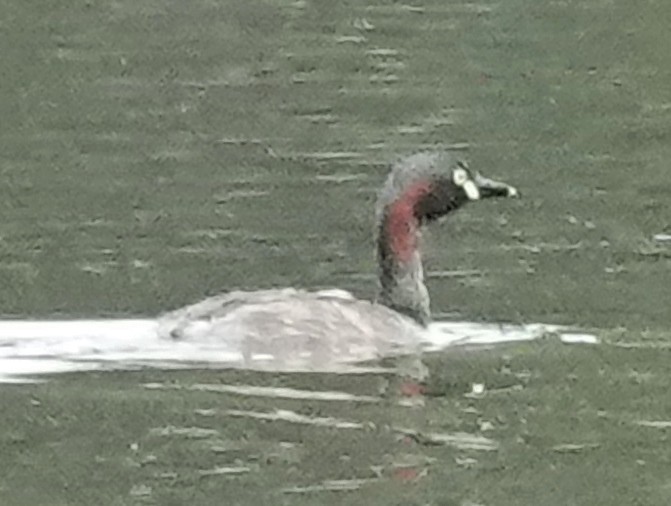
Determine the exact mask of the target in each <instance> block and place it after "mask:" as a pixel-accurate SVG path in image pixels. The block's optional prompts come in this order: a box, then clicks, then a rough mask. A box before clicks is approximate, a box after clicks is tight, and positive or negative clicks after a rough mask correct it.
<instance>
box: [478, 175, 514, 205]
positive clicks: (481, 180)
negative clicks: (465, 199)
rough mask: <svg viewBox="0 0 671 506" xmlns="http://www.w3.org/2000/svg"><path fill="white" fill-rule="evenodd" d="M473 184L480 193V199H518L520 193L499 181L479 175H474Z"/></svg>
mask: <svg viewBox="0 0 671 506" xmlns="http://www.w3.org/2000/svg"><path fill="white" fill-rule="evenodd" d="M473 182H474V183H475V185H476V186H477V187H478V190H479V191H480V198H482V199H486V198H490V197H519V196H520V192H518V191H517V188H515V187H514V186H510V185H508V184H506V183H501V182H499V181H494V180H493V179H489V178H486V177H484V176H482V175H480V174H476V175H475V177H474V178H473Z"/></svg>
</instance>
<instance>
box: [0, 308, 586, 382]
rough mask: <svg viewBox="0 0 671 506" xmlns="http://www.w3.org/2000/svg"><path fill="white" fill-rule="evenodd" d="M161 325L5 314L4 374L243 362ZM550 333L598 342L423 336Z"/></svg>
mask: <svg viewBox="0 0 671 506" xmlns="http://www.w3.org/2000/svg"><path fill="white" fill-rule="evenodd" d="M157 330H158V322H157V321H156V320H150V319H134V320H130V319H128V320H121V319H108V320H51V321H46V320H14V321H11V320H9V321H8V320H5V321H0V382H4V383H7V382H20V383H23V382H30V381H36V380H38V379H39V378H40V376H43V375H48V374H56V373H65V372H74V371H94V370H130V369H137V368H142V367H153V368H163V369H176V368H193V367H208V368H241V367H244V363H245V361H244V359H243V356H242V353H241V352H240V351H239V350H236V349H233V348H232V347H231V346H230V345H229V346H227V344H226V342H225V341H222V342H221V343H216V344H215V343H212V342H207V343H202V342H186V341H176V340H170V339H165V338H161V337H159V334H158V331H157ZM549 334H552V335H555V336H557V337H558V338H559V339H561V340H562V341H563V342H566V343H596V342H597V338H596V337H595V336H594V335H591V334H581V333H577V332H575V331H569V330H567V329H565V328H563V327H559V326H555V325H543V324H528V325H511V324H486V323H472V322H447V321H442V322H434V323H432V324H431V325H430V326H429V328H428V329H427V331H426V333H425V338H424V343H423V344H424V348H425V349H427V350H429V351H439V350H443V349H445V348H448V347H451V346H460V345H472V346H476V345H495V344H498V343H505V342H512V341H527V340H533V339H537V338H540V337H543V336H547V335H549ZM350 368H351V366H350ZM265 370H268V368H267V367H265Z"/></svg>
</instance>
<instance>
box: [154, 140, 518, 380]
mask: <svg viewBox="0 0 671 506" xmlns="http://www.w3.org/2000/svg"><path fill="white" fill-rule="evenodd" d="M517 195H518V192H517V190H516V189H515V188H513V187H512V186H509V185H507V184H505V183H500V182H497V181H492V180H490V179H487V178H485V177H483V176H481V175H480V174H479V173H476V172H471V171H470V170H469V169H468V167H467V166H466V164H465V163H464V162H463V161H461V160H457V159H456V158H453V157H452V156H451V155H449V154H447V153H419V154H415V155H412V156H410V157H407V158H405V159H403V160H401V161H399V162H398V163H396V164H394V165H393V166H392V169H391V173H390V174H389V176H388V178H387V181H386V183H385V185H384V187H383V189H382V191H381V193H380V195H379V198H378V202H377V207H376V219H377V260H378V265H379V278H380V294H379V298H378V300H377V301H376V302H371V301H366V300H359V299H356V298H355V297H354V296H353V295H352V294H350V293H349V292H345V291H343V290H321V291H306V290H298V289H293V288H285V289H272V290H261V291H255V292H244V291H234V292H229V293H225V294H221V295H217V296H214V297H210V298H208V299H205V300H204V301H202V302H199V303H197V304H194V305H191V306H186V307H184V308H182V309H178V310H176V311H173V312H170V313H167V314H165V315H163V316H162V317H161V318H160V320H159V329H160V330H159V332H160V334H161V336H163V337H165V338H167V339H175V340H180V341H181V340H183V341H194V340H195V341H197V342H199V343H201V344H206V343H207V342H211V343H212V344H213V345H214V344H215V343H216V345H217V346H218V348H217V349H221V348H220V347H221V345H222V342H223V343H224V348H226V349H228V347H229V346H230V351H231V352H236V353H239V356H240V361H241V363H240V364H239V365H240V367H244V368H249V369H272V370H276V371H281V370H287V371H300V370H307V371H309V370H319V371H328V370H337V369H339V368H340V367H342V365H344V364H352V363H355V362H364V361H368V360H373V359H376V358H380V357H383V356H388V355H394V354H404V353H414V352H415V351H418V346H419V344H420V342H421V336H422V333H423V332H424V331H425V327H426V325H427V324H428V323H429V321H430V310H429V294H428V291H427V289H426V286H425V285H424V273H423V270H422V261H421V256H420V251H419V235H420V228H421V227H422V226H423V225H424V224H426V223H429V222H432V221H434V220H436V219H437V218H439V217H441V216H444V215H446V214H448V213H449V212H451V211H454V210H456V209H458V208H459V207H461V206H462V205H463V204H465V203H466V202H469V201H473V200H479V199H484V198H490V197H515V196H517Z"/></svg>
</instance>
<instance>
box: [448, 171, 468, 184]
mask: <svg viewBox="0 0 671 506" xmlns="http://www.w3.org/2000/svg"><path fill="white" fill-rule="evenodd" d="M452 181H454V184H456V185H457V186H464V184H465V183H466V181H468V172H466V171H465V170H464V169H462V168H461V167H459V168H456V169H454V171H452Z"/></svg>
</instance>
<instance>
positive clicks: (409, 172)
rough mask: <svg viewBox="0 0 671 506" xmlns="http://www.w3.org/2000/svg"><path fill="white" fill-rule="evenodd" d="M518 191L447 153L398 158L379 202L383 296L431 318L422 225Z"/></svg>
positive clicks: (404, 309)
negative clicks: (422, 253)
mask: <svg viewBox="0 0 671 506" xmlns="http://www.w3.org/2000/svg"><path fill="white" fill-rule="evenodd" d="M518 195H519V194H518V192H517V190H516V189H515V188H514V187H512V186H509V185H507V184H505V183H501V182H498V181H493V180H491V179H488V178H486V177H484V176H482V175H481V174H479V173H477V172H473V171H471V170H470V169H469V168H468V166H467V165H466V163H465V162H463V161H461V160H458V159H456V158H453V157H452V156H451V155H449V154H447V153H419V154H416V155H412V156H410V157H408V158H405V159H403V160H401V161H400V162H398V163H397V164H395V165H394V166H393V167H392V170H391V173H390V175H389V177H388V178H387V182H386V183H385V186H384V188H383V189H382V192H381V193H380V197H379V199H378V203H377V220H378V227H379V228H378V245H377V246H378V262H379V266H380V283H381V292H380V302H382V303H383V304H385V305H387V306H389V307H392V308H393V309H395V310H397V311H399V312H402V313H405V314H407V315H409V316H411V317H413V318H415V319H416V320H418V321H420V322H421V323H427V322H428V320H429V318H430V314H429V295H428V292H427V290H426V287H425V286H424V279H423V272H422V264H421V257H420V255H419V250H418V246H419V245H418V242H419V229H420V227H421V226H422V225H423V224H425V223H428V222H431V221H433V220H435V219H437V218H440V217H441V216H445V215H446V214H448V213H449V212H451V211H454V210H456V209H458V208H459V207H461V206H462V205H464V204H465V203H467V202H470V201H473V200H481V199H486V198H492V197H517V196H518Z"/></svg>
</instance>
